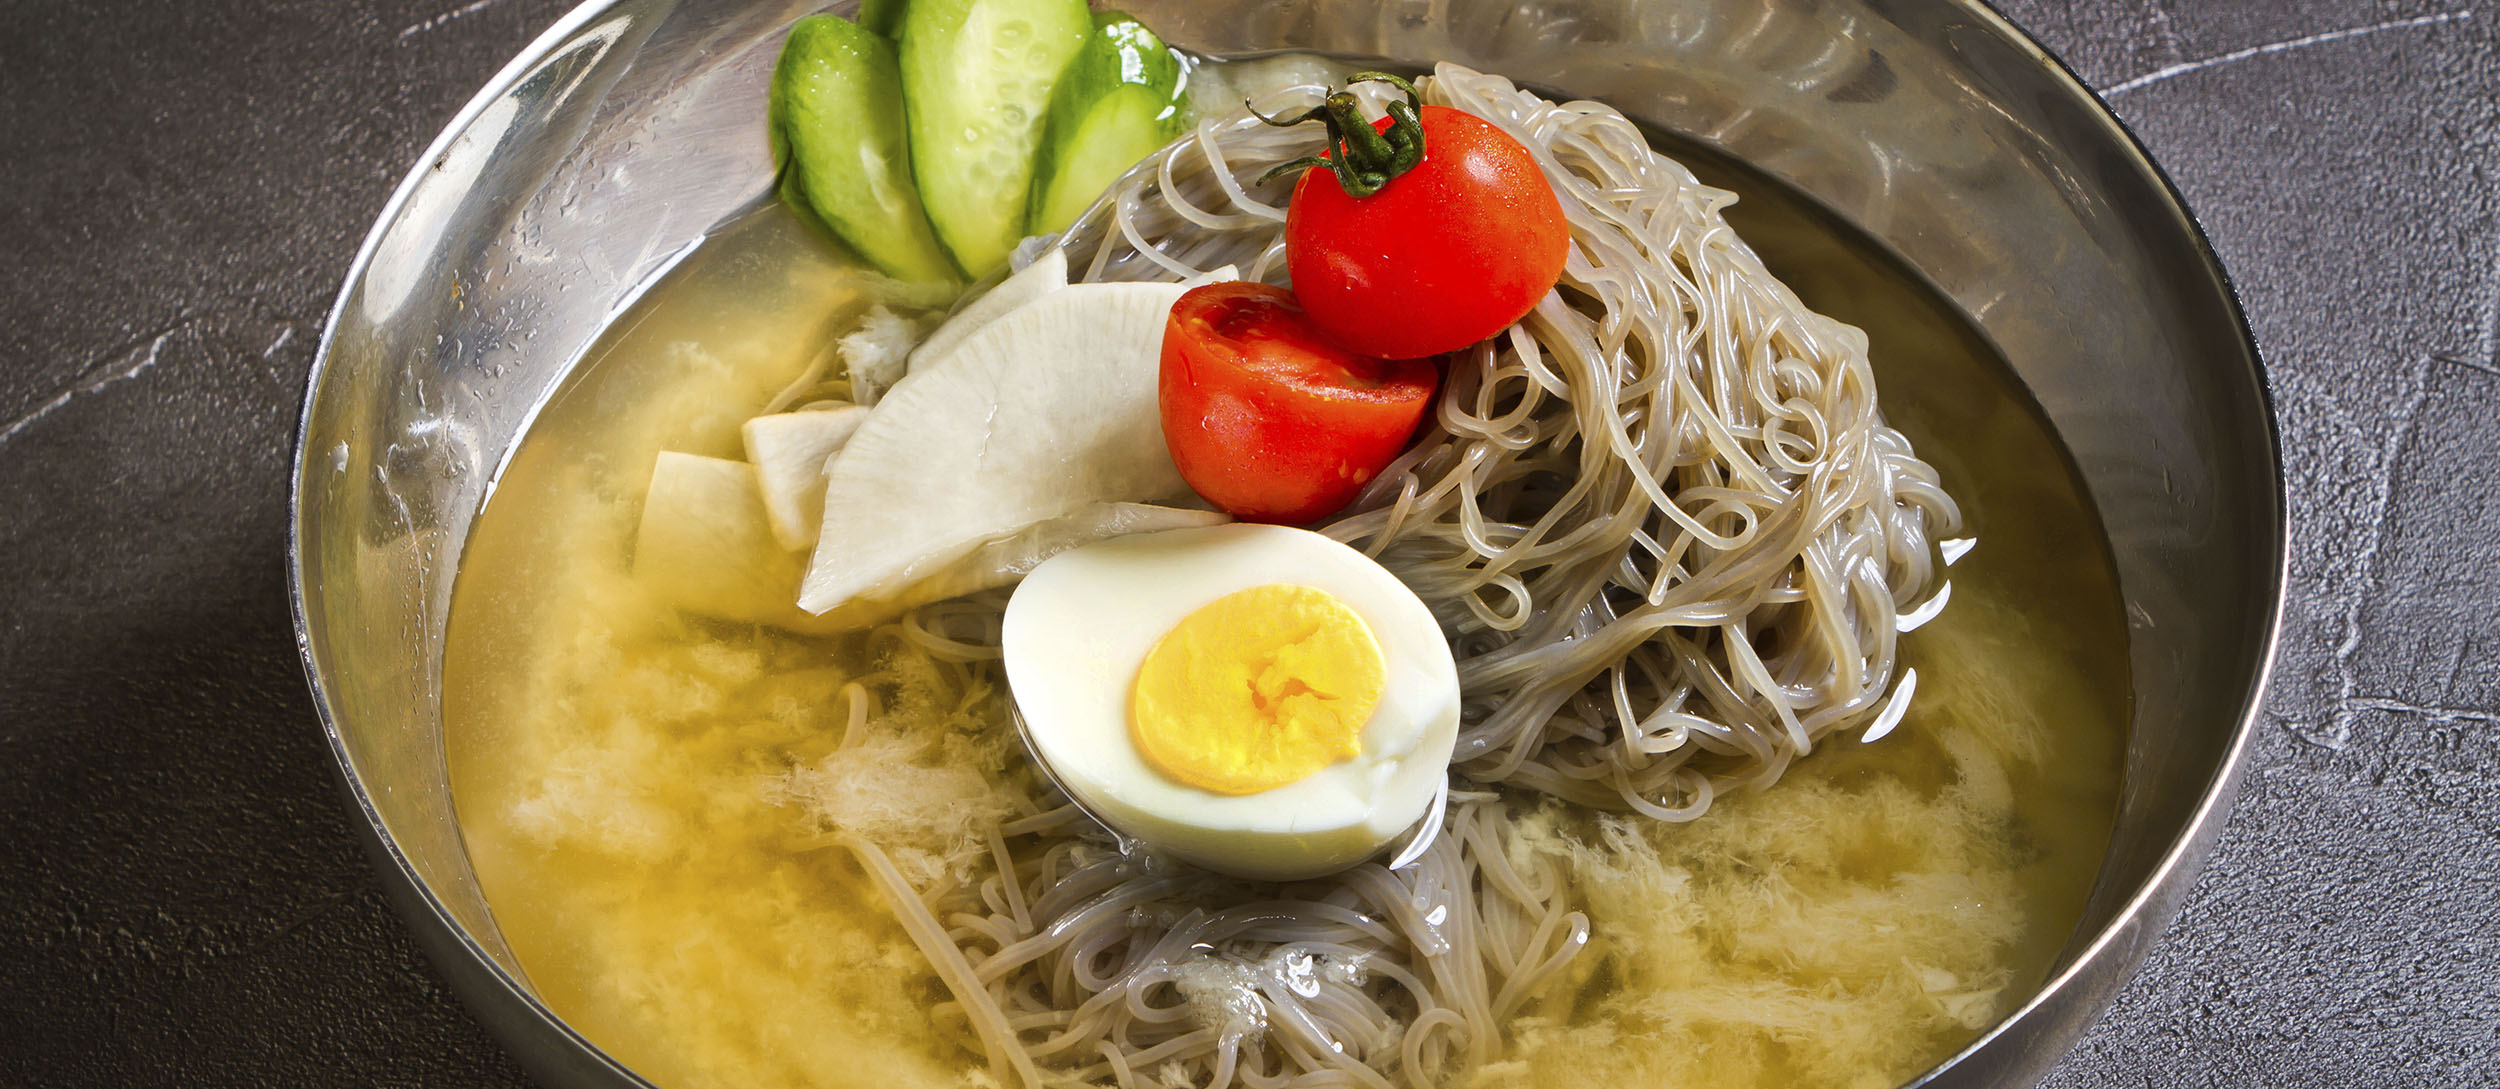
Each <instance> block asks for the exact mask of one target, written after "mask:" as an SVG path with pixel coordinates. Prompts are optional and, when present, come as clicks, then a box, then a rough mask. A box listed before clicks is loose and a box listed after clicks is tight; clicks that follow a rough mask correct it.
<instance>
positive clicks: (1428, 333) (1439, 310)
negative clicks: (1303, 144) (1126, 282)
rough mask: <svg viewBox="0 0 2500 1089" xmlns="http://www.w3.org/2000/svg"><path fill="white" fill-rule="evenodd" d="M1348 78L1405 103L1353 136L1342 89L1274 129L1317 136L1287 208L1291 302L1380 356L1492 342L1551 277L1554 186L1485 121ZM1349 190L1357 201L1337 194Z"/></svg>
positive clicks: (1557, 252)
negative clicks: (1325, 133)
mask: <svg viewBox="0 0 2500 1089" xmlns="http://www.w3.org/2000/svg"><path fill="white" fill-rule="evenodd" d="M1355 78H1357V79H1383V80H1388V81H1390V82H1394V83H1396V84H1397V85H1398V86H1400V87H1401V88H1404V89H1406V90H1407V92H1408V96H1407V97H1408V101H1406V102H1398V103H1394V104H1393V105H1392V106H1391V107H1390V111H1391V116H1389V117H1386V118H1382V119H1381V120H1380V121H1378V122H1376V123H1374V124H1372V125H1371V126H1370V128H1371V132H1360V131H1357V128H1358V127H1359V126H1361V124H1362V122H1361V119H1360V117H1359V116H1358V115H1356V114H1355V113H1354V112H1353V110H1354V107H1353V102H1354V99H1353V97H1352V96H1351V95H1345V94H1342V93H1340V94H1338V95H1332V96H1330V98H1329V105H1327V106H1324V107H1322V108H1320V109H1317V110H1313V111H1310V112H1309V113H1306V114H1304V115H1301V116H1299V117H1295V118H1289V119H1278V120H1279V121H1280V122H1299V121H1304V120H1320V121H1325V122H1327V123H1328V125H1329V131H1330V150H1329V153H1328V154H1327V155H1326V156H1314V157H1313V158H1312V159H1311V160H1306V162H1311V163H1314V164H1317V166H1316V167H1315V168H1313V169H1307V170H1304V171H1303V174H1302V178H1301V180H1300V181H1298V182H1296V183H1295V184H1294V188H1293V203H1292V205H1291V206H1290V207H1289V208H1288V210H1287V212H1286V217H1285V266H1286V268H1287V270H1288V271H1290V272H1291V273H1292V274H1293V293H1294V297H1295V298H1298V299H1300V300H1302V305H1303V307H1304V308H1305V309H1307V310H1308V311H1309V312H1310V315H1311V320H1312V321H1314V322H1316V323H1318V324H1319V327H1320V328H1322V329H1325V330H1327V331H1328V333H1329V334H1330V335H1331V336H1334V337H1335V338H1336V339H1337V340H1338V342H1339V343H1342V344H1344V345H1345V346H1346V347H1348V348H1352V349H1354V350H1355V351H1358V352H1363V353H1366V354H1369V355H1375V356H1379V357H1382V358H1384V359H1411V358H1415V357H1417V356H1426V355H1435V354H1439V353H1442V352H1452V351H1457V350H1458V349H1460V348H1464V347H1466V346H1468V345H1470V344H1474V343H1476V342H1477V341H1480V340H1483V339H1485V338H1486V337H1489V336H1492V335H1493V334H1495V333H1498V332H1501V331H1502V330H1503V329H1505V328H1507V327H1509V326H1510V324H1511V323H1512V322H1515V321H1518V320H1519V319H1520V318H1521V317H1523V316H1525V315H1526V314H1527V313H1528V311H1529V310H1531V309H1533V308H1535V306H1536V304H1537V300H1539V299H1542V298H1544V297H1545V293H1546V292H1548V291H1551V290H1553V288H1554V283H1555V281H1556V280H1558V279H1559V278H1561V276H1562V270H1563V261H1564V259H1565V257H1566V256H1568V254H1569V253H1570V249H1571V229H1570V225H1569V223H1568V222H1567V221H1566V220H1565V219H1564V218H1563V211H1562V204H1561V202H1560V201H1558V200H1557V199H1556V198H1555V196H1554V187H1553V184H1552V183H1551V182H1549V181H1547V180H1546V177H1545V171H1544V169H1543V168H1542V167H1540V166H1538V165H1537V161H1536V156H1535V155H1533V154H1531V153H1530V152H1529V151H1528V149H1527V148H1526V147H1524V146H1522V145H1521V144H1520V143H1519V141H1517V140H1514V139H1512V138H1511V137H1510V134H1508V133H1505V132H1503V131H1502V130H1500V129H1498V128H1495V127H1494V126H1493V125H1492V124H1491V123H1489V122H1487V121H1485V120H1484V119H1482V118H1479V117H1477V116H1475V115H1474V114H1470V113H1465V112H1462V111H1459V110H1453V109H1450V108H1448V107H1446V106H1421V107H1420V108H1418V106H1417V104H1416V102H1415V98H1414V94H1413V88H1412V87H1409V86H1407V84H1406V83H1405V81H1404V80H1398V79H1396V78H1395V77H1390V76H1383V75H1380V74H1377V73H1367V74H1365V75H1361V76H1357V77H1355ZM1372 133H1378V134H1379V136H1377V137H1375V136H1373V135H1372ZM1415 146H1420V148H1421V149H1422V155H1421V158H1420V160H1419V161H1418V160H1416V159H1415V157H1414V155H1413V154H1412V152H1411V148H1412V147H1415ZM1288 165H1293V164H1288ZM1318 167H1325V169H1322V168H1318ZM1349 182H1351V183H1354V184H1355V188H1356V189H1357V190H1358V191H1359V192H1360V193H1361V195H1349V193H1348V191H1347V184H1348V183H1349Z"/></svg>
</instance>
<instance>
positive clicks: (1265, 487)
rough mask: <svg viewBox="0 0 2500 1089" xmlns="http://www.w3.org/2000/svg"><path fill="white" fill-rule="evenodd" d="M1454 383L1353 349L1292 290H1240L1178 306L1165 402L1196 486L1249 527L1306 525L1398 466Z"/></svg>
mask: <svg viewBox="0 0 2500 1089" xmlns="http://www.w3.org/2000/svg"><path fill="white" fill-rule="evenodd" d="M1440 380H1441V372H1440V368H1439V366H1437V365H1436V364H1435V363H1434V362H1433V361H1431V360H1422V359H1408V360H1397V361H1387V360H1381V359H1376V358H1373V357H1371V356H1367V355H1362V354H1359V353H1356V352H1351V351H1348V350H1346V349H1345V347H1344V346H1342V345H1340V344H1338V343H1336V342H1335V341H1333V340H1331V339H1329V337H1328V335H1327V334H1325V333H1323V332H1321V331H1320V330H1319V329H1318V328H1316V327H1314V326H1313V325H1312V324H1311V322H1310V320H1309V318H1308V317H1306V316H1305V315H1304V314H1303V312H1302V307H1301V306H1300V305H1299V304H1297V303H1296V302H1295V301H1294V296H1293V294H1292V293H1291V292H1288V291H1286V290H1285V289H1284V288H1281V287H1274V286H1270V285H1268V284H1253V283H1238V282H1235V283H1217V284H1208V285H1206V286H1204V287H1200V288H1195V289H1192V290H1191V291H1190V292H1189V293H1188V294H1186V295H1183V296H1181V298H1180V301H1179V302H1178V303H1175V304H1174V305H1173V307H1172V316H1171V318H1170V319H1168V320H1167V321H1166V322H1165V324H1164V328H1163V370H1162V375H1161V377H1160V379H1159V383H1158V385H1157V387H1156V395H1157V399H1158V403H1159V404H1160V406H1161V408H1162V414H1163V441H1164V444H1165V445H1166V446H1168V447H1170V449H1171V451H1172V463H1173V464H1175V465H1177V466H1179V467H1180V470H1181V478H1182V479H1183V480H1186V481H1188V482H1189V486H1190V487H1191V488H1194V489H1196V490H1197V492H1198V494H1199V495H1202V496H1205V497H1206V498H1207V500H1208V501H1209V502H1212V503H1214V504H1215V505H1216V506H1218V507H1221V508H1223V509H1224V510H1225V511H1226V512H1227V513H1230V514H1231V515H1232V516H1233V517H1235V518H1239V519H1241V520H1243V521H1247V522H1278V523H1283V524H1286V525H1301V524H1304V523H1308V522H1313V521H1317V520H1318V519H1320V518H1323V517H1325V516H1327V515H1329V514H1332V513H1334V512H1336V511H1337V510H1339V509H1341V508H1343V507H1344V506H1345V505H1346V504H1347V503H1349V502H1351V501H1353V499H1354V496H1355V493H1356V492H1359V491H1361V490H1362V488H1363V485H1365V484H1367V483H1370V482H1371V479H1372V478H1373V477H1375V476H1378V475H1380V470H1381V469H1383V468H1385V467H1387V466H1388V464H1389V463H1390V462H1391V461H1394V460H1396V458H1397V456H1398V454H1399V453H1400V452H1401V451H1403V450H1405V449H1406V443H1407V440H1408V439H1409V438H1411V437H1413V435H1414V434H1415V425H1416V424H1417V423H1418V422H1420V421H1422V419H1423V418H1424V412H1425V411H1426V410H1427V409H1428V408H1429V407H1431V404H1432V392H1433V389H1434V388H1435V387H1436V386H1438V385H1439V384H1440Z"/></svg>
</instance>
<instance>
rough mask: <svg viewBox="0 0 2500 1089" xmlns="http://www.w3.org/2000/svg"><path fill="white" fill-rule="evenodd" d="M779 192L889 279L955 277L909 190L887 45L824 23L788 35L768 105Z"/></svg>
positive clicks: (895, 69) (841, 23)
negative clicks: (778, 175) (884, 273)
mask: <svg viewBox="0 0 2500 1089" xmlns="http://www.w3.org/2000/svg"><path fill="white" fill-rule="evenodd" d="M768 113H769V127H770V128H771V131H772V139H773V153H774V158H775V160H776V162H777V164H778V165H779V166H780V168H781V171H782V182H781V193H782V196H783V198H784V199H785V200H789V201H790V202H791V204H792V206H793V207H794V209H796V210H798V211H800V212H801V213H802V214H801V218H802V219H807V220H809V221H811V222H814V223H816V224H819V225H821V226H823V227H825V228H826V229H827V230H828V231H830V232H831V233H832V234H833V236H834V237H835V238H838V239H840V240H841V241H842V243H843V244H844V245H846V246H849V247H850V248H851V249H852V250H853V251H854V252H856V253H858V254H859V256H860V257H862V258H864V259H865V260H867V261H868V263H870V264H873V265H875V266H877V267H878V268H879V269H881V270H883V271H884V272H886V274H888V275H890V276H893V277H894V278H896V279H898V280H908V281H913V282H918V283H953V282H956V281H957V279H958V276H957V273H956V270H955V267H954V265H953V264H952V263H951V262H949V261H948V260H947V257H946V251H945V250H944V249H943V248H941V247H940V246H939V245H938V241H937V237H936V235H935V234H933V233H932V232H931V231H930V229H929V221H928V217H927V215H926V213H925V212H924V210H923V209H922V207H921V200H920V194H919V191H918V190H917V189H915V188H913V185H912V179H911V171H910V161H911V154H910V151H909V147H908V145H907V144H906V143H905V142H904V119H903V94H902V76H901V72H900V68H899V66H898V65H897V63H896V59H895V51H894V45H893V43H891V42H888V41H886V40H885V39H884V38H881V37H878V36H877V35H876V34H873V33H871V32H869V31H868V30H867V29H865V28H863V27H860V26H857V25H855V24H852V23H850V22H848V21H846V20H843V19H840V18H837V17H835V16H831V15H811V16H809V17H807V18H805V19H801V20H799V21H798V23H797V24H795V25H793V26H792V27H791V28H790V37H789V39H788V40H787V41H786V42H784V43H783V45H782V47H781V59H780V60H779V62H777V63H776V64H775V65H774V67H773V82H772V92H771V98H770V105H769V107H768Z"/></svg>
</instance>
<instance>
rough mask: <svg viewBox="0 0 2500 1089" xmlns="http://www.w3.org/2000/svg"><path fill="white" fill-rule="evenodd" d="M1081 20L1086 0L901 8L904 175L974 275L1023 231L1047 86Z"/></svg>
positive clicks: (1078, 39)
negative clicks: (908, 153)
mask: <svg viewBox="0 0 2500 1089" xmlns="http://www.w3.org/2000/svg"><path fill="white" fill-rule="evenodd" d="M1092 30H1093V19H1092V18H1091V17H1090V16H1089V15H1088V14H1087V13H1086V10H1085V0H912V2H911V4H910V5H909V6H908V8H907V9H906V10H905V12H904V14H903V51H902V52H903V55H902V65H903V94H904V96H905V97H906V99H907V100H908V101H909V107H910V108H909V110H908V111H907V112H908V113H909V115H910V122H911V148H912V176H913V177H915V178H917V179H918V180H919V182H920V195H921V198H922V199H923V200H925V201H926V202H927V203H928V208H929V224H930V226H932V227H935V228H936V229H937V236H938V240H939V241H941V242H944V243H945V244H946V248H947V249H948V250H949V251H952V252H953V253H954V255H955V263H956V264H958V265H960V266H962V267H963V269H964V271H965V272H967V273H970V274H971V275H972V276H973V277H974V278H975V279H978V278H979V277H981V276H984V275H986V274H988V273H989V272H990V271H992V270H994V269H996V268H998V267H999V266H1000V265H1002V264H1004V263H1006V260H1007V255H1008V253H1009V252H1011V251H1013V250H1014V249H1015V246H1016V243H1017V242H1019V241H1021V240H1023V238H1024V218H1025V215H1024V211H1025V203H1026V200H1027V198H1028V197H1029V195H1030V193H1031V190H1032V187H1033V152H1034V149H1035V147H1037V146H1038V145H1039V144H1040V143H1041V136H1042V115H1043V113H1044V111H1046V110H1047V109H1049V107H1050V91H1051V87H1052V86H1053V85H1054V84H1056V83H1057V82H1058V81H1059V73H1060V71H1061V70H1062V69H1064V68H1066V67H1067V66H1068V59H1069V58H1071V57H1073V56H1075V55H1076V52H1077V50H1078V49H1080V48H1081V47H1083V46H1084V44H1085V39H1086V36H1087V35H1088V34H1089V33H1091V32H1092Z"/></svg>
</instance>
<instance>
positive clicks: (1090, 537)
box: [821, 503, 1233, 628]
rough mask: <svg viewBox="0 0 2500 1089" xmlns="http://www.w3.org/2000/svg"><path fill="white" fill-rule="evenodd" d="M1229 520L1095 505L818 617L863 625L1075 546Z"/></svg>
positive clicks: (1020, 572) (1010, 579) (1010, 576)
mask: <svg viewBox="0 0 2500 1089" xmlns="http://www.w3.org/2000/svg"><path fill="white" fill-rule="evenodd" d="M1232 520H1233V519H1232V516H1231V515H1228V514H1225V513H1224V512H1222V511H1212V510H1191V509H1188V508H1185V507H1161V506H1155V505H1153V504H1150V503H1096V504H1094V505H1092V506H1089V507H1086V508H1085V509H1083V510H1080V511H1078V512H1076V513H1075V514H1071V515H1068V516H1067V517H1065V518H1054V519H1051V520H1050V521H1047V522H1042V523H1039V524H1036V525H1031V526H1027V527H1025V528H1024V529H1023V530H1021V531H1019V532H1018V533H1016V534H1015V535H1013V536H1010V537H1005V538H1001V539H999V540H995V541H991V542H989V543H987V544H984V545H982V546H980V547H979V548H976V549H974V550H973V551H972V552H971V554H970V555H967V556H965V557H964V558H962V559H960V560H957V561H955V562H954V563H951V564H948V565H947V566H945V567H944V568H941V569H939V570H938V571H937V572H936V573H935V574H932V575H930V576H929V577H927V578H924V579H921V580H920V581H918V582H915V583H912V584H911V585H909V586H906V587H904V588H903V589H902V590H901V591H900V592H898V593H896V594H894V595H893V596H891V597H884V598H853V599H851V600H850V601H849V602H846V603H844V604H843V605H842V606H841V607H839V608H837V609H835V610H833V611H832V612H828V613H826V614H825V615H824V616H823V617H822V618H821V619H823V620H824V621H825V622H826V624H827V626H828V627H831V628H856V627H866V626H868V625H870V624H874V623H877V622H878V621H881V620H885V619H887V618H889V617H894V616H899V615H901V614H902V613H903V612H904V611H906V610H908V609H911V608H914V607H916V606H920V605H926V604H928V603H930V602H932V601H944V600H946V599H947V598H950V597H962V596H963V595H965V594H970V593H976V592H979V591H982V590H987V589H991V588H993V587H998V586H1006V585H1009V584H1011V583H1015V582H1017V581H1020V580H1022V579H1023V578H1024V575H1025V572H1028V571H1031V570H1033V569H1034V568H1036V567H1039V566H1041V563H1042V561H1043V560H1047V559H1049V558H1051V557H1052V556H1056V555H1058V554H1060V553H1062V552H1065V551H1067V550H1069V549H1071V548H1075V547H1077V546H1078V545H1085V544H1092V543H1094V542H1095V541H1103V540H1109V539H1111V538H1113V537H1122V536H1126V535H1128V534H1131V533H1154V532H1158V531H1161V530H1166V529H1188V528H1190V527H1193V526H1212V525H1220V524H1222V523H1225V522H1229V521H1232Z"/></svg>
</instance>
